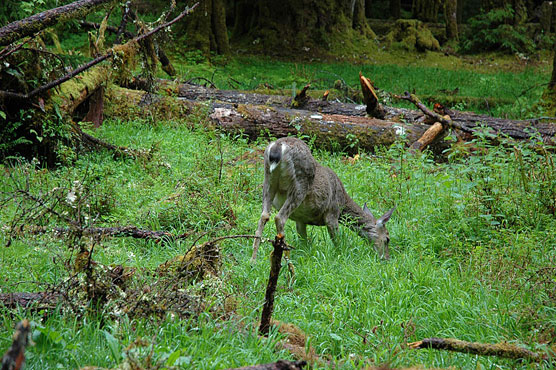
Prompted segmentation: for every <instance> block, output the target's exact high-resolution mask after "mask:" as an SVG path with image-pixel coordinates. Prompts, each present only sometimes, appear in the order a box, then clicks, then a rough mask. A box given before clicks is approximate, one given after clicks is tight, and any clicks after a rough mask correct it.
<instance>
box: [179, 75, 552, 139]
mask: <svg viewBox="0 0 556 370" xmlns="http://www.w3.org/2000/svg"><path fill="white" fill-rule="evenodd" d="M178 95H179V96H180V97H184V98H186V99H188V100H194V101H208V100H210V101H216V102H226V103H232V104H234V105H236V106H237V105H239V104H248V105H266V106H268V107H270V109H271V110H273V111H276V112H281V111H283V110H281V109H280V108H288V107H290V106H291V103H292V98H291V97H287V96H281V95H264V94H254V93H246V92H241V91H234V90H217V89H209V88H205V87H202V86H196V85H180V86H179V88H178ZM217 104H218V103H215V105H217ZM383 108H384V111H385V116H384V120H385V121H383V122H388V126H390V127H392V125H397V127H403V128H404V130H405V131H404V132H405V133H406V134H407V135H409V136H410V137H408V140H409V141H410V142H412V143H413V142H415V140H417V139H418V138H419V137H420V136H419V137H417V138H415V140H413V139H412V137H411V135H412V133H413V131H415V132H419V133H420V134H422V133H424V130H426V129H427V128H428V126H429V125H431V124H433V123H434V122H436V121H438V120H430V119H429V118H428V117H427V115H426V114H424V113H423V112H421V111H419V110H412V109H405V108H395V107H387V106H383ZM365 109H366V107H365V106H364V105H359V104H349V103H339V102H333V101H323V100H320V99H319V100H317V99H309V100H308V101H306V102H305V103H304V105H303V110H290V113H289V115H290V116H292V117H293V116H295V115H296V114H297V115H299V117H301V118H303V117H305V116H307V115H310V114H309V113H308V112H307V111H310V112H314V113H315V114H317V115H323V116H333V117H337V116H344V117H343V118H342V119H341V121H342V122H346V121H348V122H350V121H351V122H353V123H363V122H373V123H376V124H379V121H381V120H375V121H367V120H366V119H364V118H365V117H364V116H365V115H366V111H365ZM449 115H450V118H451V122H452V123H451V125H450V126H451V127H454V128H456V129H457V130H458V131H459V133H460V134H461V137H462V139H464V140H469V139H472V138H473V134H474V133H475V132H476V131H477V129H479V128H480V127H481V126H482V127H486V128H488V129H490V131H491V132H492V133H494V134H501V135H505V136H508V137H510V138H513V139H515V140H529V139H531V138H533V137H540V138H541V139H542V140H543V141H544V143H545V144H548V145H554V144H556V124H555V123H554V122H545V121H541V120H540V119H528V120H509V119H504V118H496V117H490V116H486V115H481V114H476V113H473V112H461V111H454V110H451V111H450V112H449ZM356 117H357V118H356ZM359 117H360V118H359ZM401 121H403V122H404V123H402V122H401ZM261 124H263V125H264V122H261ZM269 125H270V123H267V124H266V126H269ZM291 126H293V125H291ZM406 126H410V127H411V128H409V129H406ZM423 127H424V130H423V131H421V128H423ZM288 130H289V132H290V133H292V132H295V131H294V130H293V127H290V128H289V129H288ZM247 131H249V130H247ZM343 133H344V134H347V133H349V129H348V128H347V126H346V127H345V130H344V131H343ZM332 135H334V134H333V133H332ZM433 145H434V143H433ZM363 147H365V144H363Z"/></svg>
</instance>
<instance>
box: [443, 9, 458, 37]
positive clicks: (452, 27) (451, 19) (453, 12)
mask: <svg viewBox="0 0 556 370" xmlns="http://www.w3.org/2000/svg"><path fill="white" fill-rule="evenodd" d="M457 8H458V2H457V0H446V2H445V7H444V17H445V19H446V39H448V40H455V41H457V40H458V39H459V34H458V15H457Z"/></svg>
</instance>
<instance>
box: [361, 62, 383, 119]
mask: <svg viewBox="0 0 556 370" xmlns="http://www.w3.org/2000/svg"><path fill="white" fill-rule="evenodd" d="M359 82H360V83H361V90H362V91H363V102H364V103H365V104H366V105H367V109H366V112H367V114H369V115H370V116H371V117H375V118H380V119H383V118H384V117H385V115H386V112H385V111H384V109H383V108H382V105H381V104H380V102H379V100H378V96H376V93H375V89H374V88H373V84H372V83H371V80H370V79H368V78H367V77H365V76H363V75H362V74H361V72H359Z"/></svg>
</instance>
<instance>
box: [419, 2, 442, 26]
mask: <svg viewBox="0 0 556 370" xmlns="http://www.w3.org/2000/svg"><path fill="white" fill-rule="evenodd" d="M440 4H441V1H440V0H413V17H414V18H415V19H418V20H420V21H423V22H437V21H438V12H439V10H440Z"/></svg>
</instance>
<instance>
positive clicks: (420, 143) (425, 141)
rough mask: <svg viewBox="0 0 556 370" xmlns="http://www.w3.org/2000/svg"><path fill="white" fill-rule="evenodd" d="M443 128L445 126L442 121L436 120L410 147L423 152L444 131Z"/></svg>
mask: <svg viewBox="0 0 556 370" xmlns="http://www.w3.org/2000/svg"><path fill="white" fill-rule="evenodd" d="M443 130H444V127H442V123H440V122H435V123H434V125H432V126H431V127H430V128H429V129H428V130H427V131H425V133H424V134H423V136H421V137H420V138H419V140H417V141H416V142H414V143H413V144H411V146H410V149H411V150H413V151H421V152H422V151H423V150H424V149H425V148H426V147H427V146H428V145H430V143H432V142H433V141H434V139H436V138H437V137H438V135H440V134H441V133H442V131H443Z"/></svg>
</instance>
